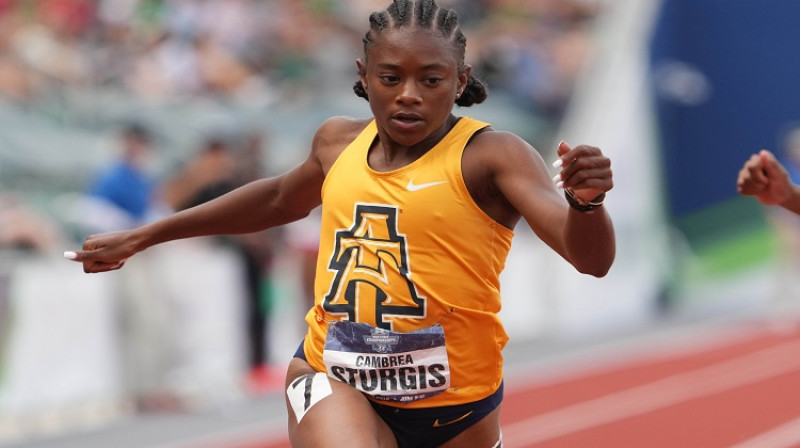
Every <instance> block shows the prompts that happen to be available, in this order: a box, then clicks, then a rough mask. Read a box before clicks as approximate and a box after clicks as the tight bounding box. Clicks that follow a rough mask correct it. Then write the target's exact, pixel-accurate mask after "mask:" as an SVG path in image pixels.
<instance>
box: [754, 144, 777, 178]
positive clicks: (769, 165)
mask: <svg viewBox="0 0 800 448" xmlns="http://www.w3.org/2000/svg"><path fill="white" fill-rule="evenodd" d="M758 157H759V160H760V161H761V166H762V167H763V171H764V174H765V175H766V177H767V179H777V178H778V176H780V175H781V171H782V166H781V163H780V162H778V158H777V157H775V155H773V154H772V153H771V152H769V151H767V150H766V149H762V150H761V151H759V153H758Z"/></svg>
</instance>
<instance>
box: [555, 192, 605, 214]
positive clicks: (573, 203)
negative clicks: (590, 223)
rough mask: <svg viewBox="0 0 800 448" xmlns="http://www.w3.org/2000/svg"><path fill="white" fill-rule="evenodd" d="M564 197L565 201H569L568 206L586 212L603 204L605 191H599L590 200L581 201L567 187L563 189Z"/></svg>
mask: <svg viewBox="0 0 800 448" xmlns="http://www.w3.org/2000/svg"><path fill="white" fill-rule="evenodd" d="M564 197H565V198H567V202H569V205H570V207H572V208H574V209H575V210H577V211H579V212H582V213H586V212H591V211H592V210H594V209H596V208H597V207H600V206H601V205H603V201H605V200H606V193H605V192H603V193H600V195H598V196H597V197H596V198H594V199H592V200H591V201H588V202H586V201H583V200H582V199H580V198H579V197H577V196H575V193H574V192H573V191H572V190H571V189H569V188H565V189H564Z"/></svg>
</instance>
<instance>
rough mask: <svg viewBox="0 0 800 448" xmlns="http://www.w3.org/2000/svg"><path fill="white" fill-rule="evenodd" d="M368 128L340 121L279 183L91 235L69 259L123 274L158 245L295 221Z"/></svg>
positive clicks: (260, 183) (322, 132)
mask: <svg viewBox="0 0 800 448" xmlns="http://www.w3.org/2000/svg"><path fill="white" fill-rule="evenodd" d="M363 126H364V122H359V121H355V120H350V119H342V118H335V119H330V120H328V121H326V123H324V124H323V125H322V126H321V127H320V129H319V130H318V131H317V133H316V135H315V136H314V142H313V145H312V150H311V153H310V155H309V156H308V158H307V159H306V160H305V161H304V162H303V163H302V164H300V165H299V166H297V167H296V168H294V169H293V170H291V171H289V172H287V173H286V174H283V175H281V176H278V177H273V178H268V179H261V180H257V181H254V182H251V183H249V184H247V185H244V186H242V187H240V188H238V189H236V190H233V191H231V192H230V193H228V194H225V195H223V196H220V197H218V198H216V199H214V200H212V201H209V202H206V203H203V204H201V205H198V206H196V207H193V208H190V209H187V210H183V211H181V212H178V213H175V214H174V215H171V216H168V217H166V218H164V219H161V220H159V221H156V222H153V223H150V224H146V225H144V226H142V227H139V228H137V229H134V230H130V231H123V232H113V233H105V234H100V235H92V236H90V237H89V238H87V239H86V241H85V242H84V244H83V250H81V251H77V252H74V253H65V256H67V257H68V258H71V259H73V260H75V261H78V262H82V263H83V270H84V272H89V273H94V272H105V271H111V270H115V269H119V268H121V267H122V266H123V265H124V264H125V261H126V260H127V259H128V258H130V257H131V256H133V255H135V254H136V253H138V252H141V251H143V250H145V249H147V248H148V247H151V246H153V245H156V244H159V243H163V242H167V241H172V240H178V239H183V238H191V237H197V236H209V235H234V234H244V233H251V232H256V231H259V230H264V229H267V228H270V227H275V226H279V225H282V224H286V223H289V222H292V221H296V220H298V219H301V218H303V217H305V216H306V215H308V213H309V212H310V211H311V210H313V209H314V208H315V207H317V206H319V205H320V202H321V195H320V193H321V188H322V183H323V180H324V178H325V173H326V172H327V169H328V168H329V167H330V165H331V164H332V163H333V162H334V161H335V160H336V157H338V154H339V153H340V152H341V150H342V149H343V148H344V147H345V146H346V142H348V141H349V140H348V139H351V138H352V137H353V136H354V135H356V133H357V132H359V131H360V129H362V128H363Z"/></svg>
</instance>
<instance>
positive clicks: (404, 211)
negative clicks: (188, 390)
mask: <svg viewBox="0 0 800 448" xmlns="http://www.w3.org/2000/svg"><path fill="white" fill-rule="evenodd" d="M369 22H370V29H369V31H368V32H367V33H366V35H365V37H364V55H363V59H359V60H357V61H356V65H357V67H358V73H359V81H358V82H357V83H356V85H355V89H354V90H355V92H356V94H358V95H359V96H361V97H363V98H365V99H367V100H368V102H369V105H370V108H371V111H372V114H373V116H372V117H370V118H367V119H352V118H344V117H335V118H330V119H329V120H327V121H325V122H324V123H323V124H322V125H321V126H320V128H319V130H318V131H317V132H316V135H315V136H314V139H313V143H312V147H311V152H310V154H309V156H308V158H307V159H306V160H305V161H304V162H303V163H301V164H300V165H299V166H298V167H296V168H294V169H293V170H291V171H289V172H288V173H286V174H283V175H281V176H278V177H274V178H269V179H262V180H258V181H255V182H253V183H250V184H248V185H246V186H244V187H242V188H239V189H238V190H235V191H233V192H231V193H229V194H227V195H225V196H222V197H220V198H218V199H216V200H214V201H211V202H208V203H205V204H203V205H200V206H197V207H195V208H192V209H188V210H185V211H182V212H179V213H176V214H174V215H172V216H169V217H167V218H165V219H163V220H161V221H158V222H154V223H151V224H147V225H145V226H143V227H140V228H138V229H135V230H132V231H127V232H120V233H113V234H103V235H97V236H91V237H89V238H88V239H87V240H86V241H85V243H84V245H83V250H82V251H79V252H74V253H67V254H65V255H66V256H67V257H68V258H73V259H75V260H76V261H80V262H82V263H83V268H84V271H86V272H101V271H108V270H113V269H119V268H120V267H122V265H123V264H124V262H125V260H126V259H128V258H129V257H131V256H132V255H134V254H136V253H137V252H140V251H142V250H144V249H146V248H148V247H150V246H153V245H155V244H158V243H162V242H165V241H169V240H175V239H179V238H188V237H194V236H202V235H217V234H240V233H247V232H254V231H259V230H263V229H266V228H269V227H274V226H280V225H283V224H286V223H289V222H292V221H295V220H298V219H300V218H302V217H304V216H306V215H308V213H309V212H310V211H311V210H312V209H314V208H316V207H317V206H319V205H322V224H321V236H320V253H319V259H318V262H317V277H316V284H315V294H316V297H315V304H314V306H313V307H312V308H311V310H310V311H309V312H308V314H307V316H306V322H307V324H308V332H307V333H306V336H305V338H304V340H303V341H302V343H301V344H300V346H299V348H298V350H297V353H296V355H295V357H294V358H293V359H292V361H291V363H290V364H289V368H288V372H287V378H286V402H287V408H288V414H289V434H290V438H291V442H292V446H294V447H344V446H346V447H351V448H353V447H364V448H376V447H386V448H389V447H417V448H419V447H446V448H483V447H485V448H490V447H495V448H496V447H500V446H502V440H501V433H500V426H499V411H500V403H501V401H502V393H503V392H502V391H503V358H502V356H501V350H502V349H503V347H504V345H505V344H506V341H507V339H508V337H507V335H506V333H505V331H504V330H503V326H502V324H501V322H500V320H499V319H498V316H497V313H498V311H499V310H500V295H499V284H498V276H499V274H500V272H501V270H502V269H503V266H504V263H505V260H506V255H507V254H508V251H509V248H510V246H511V238H512V235H513V229H514V227H515V226H516V224H517V222H518V221H519V219H520V218H521V217H522V218H524V219H525V221H526V222H527V224H528V225H529V226H530V227H531V228H532V229H533V230H534V231H535V233H536V234H537V235H538V237H539V238H541V239H542V240H543V241H544V242H545V243H546V244H547V245H548V246H550V247H551V248H552V249H553V250H555V251H556V252H557V253H558V254H560V255H561V256H562V257H563V258H564V259H566V260H567V261H568V262H570V263H571V264H572V265H573V266H574V267H575V268H576V269H577V270H578V271H579V272H582V273H586V274H590V275H594V276H598V277H600V276H604V275H605V274H606V273H607V271H608V270H609V269H610V267H611V264H612V262H613V260H614V256H615V241H614V231H613V227H612V224H611V220H610V218H609V216H608V214H607V213H606V211H605V209H604V207H603V206H602V202H603V199H604V197H605V194H606V192H607V191H608V190H610V189H611V188H612V185H613V182H612V175H611V168H610V161H609V159H608V158H606V157H604V156H603V154H602V153H601V151H600V150H599V149H598V148H595V147H592V146H585V145H579V146H575V147H570V146H569V145H567V144H566V143H561V144H560V145H559V146H558V155H559V158H558V159H557V161H556V162H555V164H554V165H555V166H560V167H561V169H560V173H559V175H557V176H556V179H552V178H551V177H550V175H549V174H548V172H547V169H546V166H545V164H544V162H543V160H542V159H541V157H540V156H539V155H538V153H537V152H536V151H535V150H534V149H533V148H532V147H531V146H530V145H529V144H527V143H526V142H525V141H523V140H522V139H521V138H520V137H518V136H516V135H514V134H511V133H508V132H501V131H497V130H494V129H492V127H491V126H490V125H489V124H487V123H482V122H480V121H477V120H474V119H471V118H469V117H459V116H456V115H454V114H453V106H454V104H458V105H459V106H470V105H472V104H475V103H480V102H482V101H483V100H484V99H485V98H486V95H487V92H486V88H485V85H484V84H483V83H482V82H481V81H479V80H477V79H475V78H474V77H473V76H472V69H471V67H470V66H469V65H467V64H465V62H464V54H465V45H466V39H465V38H464V35H463V33H462V32H461V30H460V28H459V25H458V18H457V15H456V13H455V12H454V11H452V10H449V9H446V8H440V7H439V6H438V5H437V4H436V3H435V2H434V1H433V0H418V1H406V0H395V1H394V3H392V4H391V5H390V6H389V7H388V8H387V9H386V10H385V11H381V12H376V13H373V14H372V15H371V16H370V19H369ZM554 183H555V185H554ZM559 189H563V192H560V191H559ZM562 194H563V196H562Z"/></svg>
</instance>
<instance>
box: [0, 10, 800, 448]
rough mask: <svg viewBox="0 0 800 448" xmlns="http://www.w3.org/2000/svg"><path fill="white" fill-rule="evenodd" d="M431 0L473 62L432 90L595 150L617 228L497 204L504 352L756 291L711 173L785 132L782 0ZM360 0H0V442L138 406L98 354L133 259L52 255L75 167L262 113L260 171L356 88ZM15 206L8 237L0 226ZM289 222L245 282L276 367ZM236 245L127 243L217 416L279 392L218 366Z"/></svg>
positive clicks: (100, 426) (791, 121)
mask: <svg viewBox="0 0 800 448" xmlns="http://www.w3.org/2000/svg"><path fill="white" fill-rule="evenodd" d="M440 3H442V4H444V5H447V6H452V7H455V8H456V9H457V10H458V11H459V12H460V13H461V14H460V15H461V19H462V26H463V27H464V29H465V32H466V34H467V37H468V42H469V43H468V50H469V54H468V55H467V57H468V59H469V62H471V63H472V64H473V65H474V66H475V69H476V72H477V74H478V75H479V76H481V77H483V78H485V79H486V80H487V81H488V82H489V85H490V88H491V94H490V99H489V101H488V102H487V103H485V104H482V105H478V106H476V107H474V108H471V109H463V110H458V111H457V113H460V114H464V115H471V116H475V117H476V118H481V119H485V120H487V121H489V122H492V123H493V124H494V125H495V127H497V128H500V129H508V130H511V131H514V132H516V133H518V134H520V135H521V136H523V137H525V138H526V139H528V140H529V141H530V142H531V143H532V144H533V145H534V146H535V147H536V148H537V149H538V150H539V151H541V153H542V154H543V156H544V157H545V159H546V160H549V159H552V157H553V150H554V148H555V143H556V142H557V140H559V139H564V140H566V141H568V142H570V143H572V144H576V143H580V142H586V143H591V144H595V145H597V146H600V147H601V148H603V149H604V151H605V152H606V153H607V154H609V156H610V157H611V159H612V162H613V164H614V173H615V184H616V187H615V189H614V190H613V192H612V193H611V194H610V195H609V199H608V201H607V204H608V205H607V206H608V208H609V210H610V212H611V214H612V216H613V218H614V220H615V226H616V228H617V232H618V240H619V242H618V244H619V249H618V260H617V262H616V264H615V266H614V268H613V269H612V271H611V273H610V274H609V276H608V277H606V278H604V279H601V280H597V279H592V278H585V277H583V276H580V275H577V274H575V273H574V272H572V269H571V268H570V267H569V266H566V265H565V263H563V262H562V261H561V260H559V259H557V258H556V257H555V256H553V255H552V254H550V253H549V252H548V251H547V250H546V248H543V247H541V245H540V243H538V242H537V241H536V240H535V238H533V236H532V235H531V234H530V232H529V230H528V229H527V228H526V227H524V226H521V227H520V228H519V229H517V235H516V236H515V242H514V248H513V249H512V253H511V256H510V259H509V262H508V267H507V270H506V272H504V274H503V275H504V278H503V282H504V283H503V284H504V310H503V319H504V322H505V323H506V325H507V326H508V329H509V333H510V335H511V337H512V340H513V341H515V345H517V346H519V345H520V344H527V346H528V347H529V348H530V355H522V356H530V357H535V356H543V357H544V356H545V355H544V354H545V353H548V354H552V353H554V352H555V351H557V350H558V348H560V347H563V346H564V345H565V344H566V345H570V346H571V347H577V346H583V345H590V344H592V343H596V342H597V341H598V340H603V339H613V338H615V337H620V335H628V334H633V333H635V334H641V333H643V332H647V331H648V330H650V329H654V328H660V327H661V326H662V325H664V323H665V322H667V323H669V322H676V321H685V320H687V319H689V320H693V321H701V322H702V321H714V320H716V319H718V318H719V317H720V316H729V315H732V314H742V313H745V314H750V313H764V312H765V310H767V311H766V312H769V310H771V309H772V308H773V306H774V305H773V302H774V298H775V296H776V294H778V293H779V292H781V291H783V290H781V289H780V288H781V287H782V286H783V285H784V282H786V281H787V280H786V275H785V274H783V272H784V271H783V270H782V268H783V266H784V264H786V263H788V260H790V259H787V258H783V256H784V255H785V253H784V251H783V250H782V249H784V248H787V246H788V243H786V242H785V241H782V240H781V239H780V237H779V235H778V234H777V233H775V231H774V229H773V227H771V226H770V225H769V223H770V221H769V219H770V216H769V215H768V214H767V213H766V211H765V210H764V209H763V208H761V207H760V206H758V205H757V203H756V202H755V201H754V200H750V199H747V198H739V197H738V196H737V195H736V191H735V178H736V173H737V171H738V168H739V166H740V165H741V163H742V162H743V161H744V160H745V159H746V157H748V156H749V154H750V153H752V152H754V151H755V150H757V149H760V148H762V147H765V148H770V149H774V150H776V151H777V152H778V153H779V154H780V155H781V156H785V154H784V150H785V149H786V146H787V136H788V135H790V134H791V131H792V130H793V129H794V128H795V127H796V126H797V124H798V122H800V117H798V113H797V108H796V105H797V104H798V103H799V101H798V100H800V97H799V96H800V87H798V86H797V83H796V79H798V75H800V73H798V72H800V62H798V59H797V58H796V57H793V56H794V53H795V52H796V50H795V49H794V48H793V46H792V45H791V44H790V43H791V42H797V41H798V36H797V34H798V33H800V31H798V30H797V29H796V28H794V27H793V26H792V18H793V17H797V15H798V13H800V6H796V5H794V4H793V3H791V2H787V1H778V0H773V1H766V2H754V1H744V2H726V1H722V0H708V1H705V2H696V1H691V0H663V1H660V2H659V1H645V0H640V1H636V0H617V1H609V0H605V1H604V0H570V1H563V0H551V1H547V0H517V1H513V0H507V1H489V0H485V1H477V0H475V1H469V0H460V1H459V0H454V1H445V0H441V1H440ZM384 6H385V5H384V2H383V1H367V0H362V1H359V0H350V1H334V0H329V1H325V0H316V1H311V0H307V1H291V0H290V1H278V0H266V1H246V0H239V1H233V0H228V1H224V0H220V1H212V0H207V1H191V0H187V1H173V2H162V1H155V0H106V1H81V0H43V1H21V0H18V1H14V0H4V1H0V188H1V189H2V193H0V196H2V207H0V234H2V238H0V242H2V244H3V247H2V251H0V446H5V445H6V444H8V445H9V446H14V445H15V444H20V445H24V444H25V443H29V444H36V443H39V442H41V443H46V442H53V441H55V442H53V443H55V445H53V446H59V445H58V443H59V442H58V441H59V440H62V441H63V440H68V439H69V437H71V436H74V435H75V434H76V433H81V434H85V433H91V432H92V431H104V430H107V429H108V428H113V427H116V426H118V425H121V424H123V423H124V422H128V421H131V420H134V419H139V418H142V417H143V416H142V415H141V413H140V412H139V411H137V410H136V409H135V408H132V407H131V405H130V402H129V400H130V397H129V396H128V392H127V390H126V387H125V384H124V381H123V379H122V378H123V377H124V375H123V372H121V369H122V367H121V365H122V363H121V358H122V357H123V356H124V355H123V354H121V353H120V347H121V341H120V339H121V338H122V336H121V331H120V328H119V320H120V317H119V314H118V313H119V312H120V300H121V299H120V294H121V293H120V289H121V288H125V287H128V286H126V285H130V284H131V282H132V281H134V282H135V280H136V278H134V279H133V280H132V279H131V278H130V277H126V276H133V274H125V273H124V271H125V270H123V271H121V272H120V273H112V274H108V275H102V276H84V275H83V274H82V273H81V272H80V269H79V268H78V267H77V266H76V265H73V264H71V263H69V262H66V261H65V260H63V258H61V253H62V252H63V251H64V250H70V249H73V248H75V247H76V246H77V245H78V244H79V242H80V241H81V240H82V239H83V237H85V236H86V234H87V232H89V231H90V230H91V229H92V228H93V227H94V226H96V225H97V220H98V219H101V217H98V216H97V215H95V214H93V213H94V212H95V210H94V209H91V210H90V209H87V208H86V206H85V201H84V199H85V195H84V194H83V193H84V191H85V190H86V188H87V185H88V183H89V182H90V179H91V178H92V176H93V175H94V174H95V173H96V172H97V171H98V170H100V169H101V168H102V167H103V166H105V165H107V164H108V163H110V162H111V161H112V160H113V159H114V157H115V156H116V151H115V146H114V145H115V132H116V130H117V129H118V127H119V126H120V124H121V123H123V122H125V121H126V120H130V119H135V120H137V121H140V122H143V123H145V124H146V125H147V126H148V127H150V128H151V129H152V130H153V132H154V134H155V136H156V138H155V145H154V146H155V147H156V157H155V159H154V163H153V165H152V167H151V168H152V172H153V174H154V175H156V176H159V177H161V178H164V177H166V176H169V175H170V174H171V173H173V172H174V171H175V170H176V167H178V166H180V165H181V164H183V163H186V162H187V161H188V160H189V159H190V158H191V157H192V155H193V154H194V153H195V152H196V151H197V150H198V148H199V147H200V146H201V145H202V142H203V141H204V139H205V138H207V137H208V136H209V135H224V136H225V137H226V138H229V139H231V140H232V141H235V142H240V141H242V140H244V139H246V137H247V136H251V135H258V136H260V137H262V138H263V142H264V145H263V154H262V155H263V164H262V165H261V166H259V168H260V171H261V173H262V174H263V175H271V174H276V173H279V172H281V171H283V170H285V169H287V168H289V167H291V166H293V165H294V164H296V163H297V162H298V161H299V160H301V158H302V157H303V156H304V154H305V151H306V148H307V147H308V142H309V141H310V138H311V136H312V134H313V131H314V129H316V127H317V126H318V125H319V124H320V123H321V122H322V120H324V119H325V118H327V117H329V116H332V115H340V114H342V115H353V116H364V115H366V114H367V113H368V109H367V107H366V103H365V102H364V101H363V100H361V99H359V98H357V97H355V95H353V94H352V92H351V86H352V83H353V81H354V80H355V73H354V70H355V69H354V64H353V59H354V58H356V57H359V56H360V55H361V44H360V38H361V35H362V33H363V31H364V29H365V24H366V23H367V22H366V17H367V14H368V12H370V11H372V10H377V9H381V8H383V7H384ZM20 216H22V217H23V218H25V219H21V218H20ZM19 222H22V223H23V226H22V227H23V230H28V231H32V232H29V233H33V234H34V237H33V240H31V239H30V238H31V237H29V236H23V237H21V239H20V237H19V236H18V235H19V233H18V232H17V233H14V232H12V231H11V230H12V229H14V225H15V223H19ZM309 227H310V228H312V229H313V224H311V225H310V226H309ZM293 231H294V232H300V233H301V234H302V233H304V232H308V230H306V227H303V226H300V227H299V228H298V229H295V230H293ZM289 233H290V232H287V234H283V235H282V237H286V238H281V240H280V243H279V246H278V248H277V250H276V252H277V253H278V254H279V255H278V256H277V257H276V261H275V263H274V264H273V266H272V274H271V275H270V281H269V282H266V281H265V286H264V287H265V288H266V289H269V290H270V293H269V294H268V295H269V296H270V297H271V298H272V299H271V303H270V322H271V325H270V326H269V332H268V333H267V334H266V335H265V338H266V339H267V342H268V344H269V347H270V348H271V350H270V362H271V363H272V364H274V365H275V367H276V369H280V367H281V366H282V365H283V364H285V363H286V362H287V360H288V357H289V356H290V355H291V352H292V351H293V349H294V347H295V346H296V343H297V341H299V334H300V331H301V324H302V322H301V316H302V305H301V303H300V302H301V300H300V298H299V296H300V295H301V294H302V292H301V289H302V287H301V286H300V285H299V282H300V280H299V274H298V272H299V263H300V261H299V258H300V256H301V255H300V251H299V250H298V249H297V247H295V246H294V245H293V244H292V242H291V241H290V238H289V237H288V236H287V235H288V234H289ZM22 234H23V235H25V234H26V232H22ZM14 236H16V238H17V239H13V238H11V237H14ZM26 238H27V239H26ZM789 255H791V254H789ZM132 264H133V263H132ZM126 269H127V268H126ZM241 269H242V267H241V266H240V265H239V264H238V260H237V259H236V257H235V256H233V255H232V253H231V251H230V248H229V247H226V246H225V245H220V244H218V242H217V241H215V240H208V241H206V240H203V241H199V242H196V243H186V242H178V243H175V244H173V243H170V245H168V247H167V249H166V250H162V251H159V250H154V251H153V255H149V254H148V255H147V256H146V257H145V256H143V257H142V260H141V261H138V260H137V265H136V266H133V267H132V270H134V271H135V272H138V273H139V274H141V273H142V272H144V273H149V275H151V276H152V275H154V274H153V273H154V272H157V273H158V277H155V278H159V279H160V280H161V281H162V282H164V283H166V284H168V285H169V288H167V291H166V292H162V293H163V294H164V300H166V301H168V302H167V303H169V304H170V305H169V307H168V316H169V318H170V320H169V324H168V326H169V328H170V329H171V330H170V331H171V333H170V335H171V338H172V339H171V340H170V344H171V345H172V350H173V352H172V353H173V354H174V355H175V359H174V360H173V361H174V362H173V363H171V364H170V365H169V366H168V369H169V372H168V375H169V377H170V378H171V381H172V384H174V385H175V388H176V391H177V392H179V393H180V394H181V395H182V396H184V397H187V399H188V402H190V403H191V411H190V414H191V413H195V414H194V415H203V416H204V417H205V418H208V419H209V420H211V421H216V422H219V421H220V420H223V421H224V420H225V418H226V417H225V416H230V415H231V414H236V415H239V414H240V413H246V411H247V410H248V409H249V407H252V406H264V407H265V408H268V410H266V411H264V412H274V413H275V414H280V413H282V412H283V409H282V403H281V402H280V401H279V400H273V401H268V402H267V403H268V405H267V404H264V403H265V402H264V401H260V400H264V399H269V400H272V399H273V398H274V395H273V394H274V392H275V391H274V390H273V391H269V392H267V393H266V396H267V398H265V394H252V393H250V392H249V391H248V390H247V389H245V388H242V387H241V383H242V380H243V378H244V377H245V375H246V373H247V372H246V366H245V361H244V358H245V354H244V351H245V349H244V347H243V345H244V341H243V336H242V332H241V324H242V320H243V305H242V302H243V300H244V299H243V297H242V296H243V295H244V293H243V291H242V286H241V284H240V281H239V280H238V279H239V277H238V275H239V273H240V271H241ZM789 277H790V278H791V277H793V276H791V275H789ZM149 278H153V277H149ZM796 290H797V288H796V286H795V287H794V289H793V290H792V291H794V292H793V293H792V295H793V296H796ZM587 291H591V292H592V293H591V294H587ZM795 300H796V299H795ZM265 408H260V409H262V410H263V409H265ZM160 415H161V414H159V413H155V414H152V415H146V416H144V417H146V418H155V419H158V418H159V416H160ZM173 423H174V422H173ZM195 424H198V423H195ZM202 424H203V423H199V424H198V425H202ZM205 424H207V425H211V423H208V422H205ZM223 426H224V425H223ZM165 428H168V425H166V424H165ZM169 433H170V430H169V429H164V434H165V435H164V437H165V438H168V437H169ZM31 446H33V445H31ZM97 446H102V445H97ZM154 446H155V445H154Z"/></svg>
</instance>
